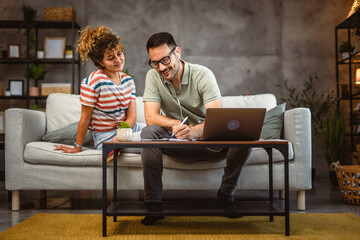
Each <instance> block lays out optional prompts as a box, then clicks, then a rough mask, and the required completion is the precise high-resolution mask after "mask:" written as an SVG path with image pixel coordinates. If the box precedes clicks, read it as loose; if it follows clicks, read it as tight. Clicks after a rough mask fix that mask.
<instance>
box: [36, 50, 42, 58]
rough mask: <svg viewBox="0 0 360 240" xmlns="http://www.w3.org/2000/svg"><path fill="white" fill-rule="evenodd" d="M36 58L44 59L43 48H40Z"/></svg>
mask: <svg viewBox="0 0 360 240" xmlns="http://www.w3.org/2000/svg"><path fill="white" fill-rule="evenodd" d="M36 57H37V59H42V58H44V49H43V48H38V50H37V53H36Z"/></svg>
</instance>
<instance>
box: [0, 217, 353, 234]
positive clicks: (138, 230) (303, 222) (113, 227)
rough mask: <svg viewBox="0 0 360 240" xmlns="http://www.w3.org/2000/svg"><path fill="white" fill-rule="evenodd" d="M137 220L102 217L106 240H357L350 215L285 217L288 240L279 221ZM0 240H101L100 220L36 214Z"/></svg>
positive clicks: (224, 219)
mask: <svg viewBox="0 0 360 240" xmlns="http://www.w3.org/2000/svg"><path fill="white" fill-rule="evenodd" d="M141 219H142V217H118V222H113V218H112V217H108V226H107V231H108V237H107V238H106V239H126V240H142V239H144V240H145V239H146V240H152V239H154V240H158V239H166V240H174V239H179V240H180V239H181V240H184V239H191V240H193V239H206V240H210V239H214V240H222V239H224V240H225V239H234V240H235V239H236V240H238V239H246V240H251V239H257V240H259V239H260V240H262V239H269V240H272V239H306V240H309V239H326V240H331V239H336V240H338V239H345V240H352V239H360V217H359V216H357V215H355V214H352V213H326V214H318V213H296V214H291V215H290V234H291V236H290V237H285V235H284V231H285V228H284V217H274V222H269V217H253V216H251V217H247V216H246V217H243V218H239V219H229V218H225V217H166V218H165V220H161V221H159V222H158V223H157V224H156V225H153V226H143V225H142V224H141V223H140V220H141ZM0 239H1V240H3V239H11V240H17V239H26V240H29V239H56V240H58V239H103V238H102V215H101V214H49V213H46V214H45V213H41V214H36V215H35V216H33V217H31V218H29V219H27V220H25V221H23V222H21V223H19V224H18V225H16V226H14V227H12V228H10V229H8V230H6V231H5V232H3V233H1V234H0Z"/></svg>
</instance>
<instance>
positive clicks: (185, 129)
mask: <svg viewBox="0 0 360 240" xmlns="http://www.w3.org/2000/svg"><path fill="white" fill-rule="evenodd" d="M172 132H173V134H172V136H175V137H176V138H178V139H188V140H191V139H193V136H192V135H193V134H192V131H191V129H190V126H189V125H188V117H186V118H185V119H184V120H183V121H182V122H181V123H180V124H179V125H177V126H173V127H172Z"/></svg>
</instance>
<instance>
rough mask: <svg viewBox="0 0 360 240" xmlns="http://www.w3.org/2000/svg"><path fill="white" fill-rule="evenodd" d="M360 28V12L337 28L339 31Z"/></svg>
mask: <svg viewBox="0 0 360 240" xmlns="http://www.w3.org/2000/svg"><path fill="white" fill-rule="evenodd" d="M359 26H360V12H359V11H357V12H355V13H354V14H353V15H351V16H350V17H348V18H347V19H345V20H344V21H343V22H341V23H340V24H339V25H337V26H336V28H337V29H341V28H349V27H350V28H357V27H359Z"/></svg>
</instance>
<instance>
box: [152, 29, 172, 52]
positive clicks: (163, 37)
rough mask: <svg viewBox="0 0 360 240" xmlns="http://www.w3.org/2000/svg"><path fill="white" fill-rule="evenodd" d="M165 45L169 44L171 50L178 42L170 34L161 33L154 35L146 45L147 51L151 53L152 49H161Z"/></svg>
mask: <svg viewBox="0 0 360 240" xmlns="http://www.w3.org/2000/svg"><path fill="white" fill-rule="evenodd" d="M163 44H167V45H168V47H169V48H174V47H176V46H177V45H176V42H175V40H174V38H173V36H172V35H171V34H170V33H168V32H160V33H155V34H154V35H152V36H151V37H150V38H149V40H148V41H147V44H146V50H147V51H148V52H149V49H150V48H154V47H159V46H161V45H163Z"/></svg>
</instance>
